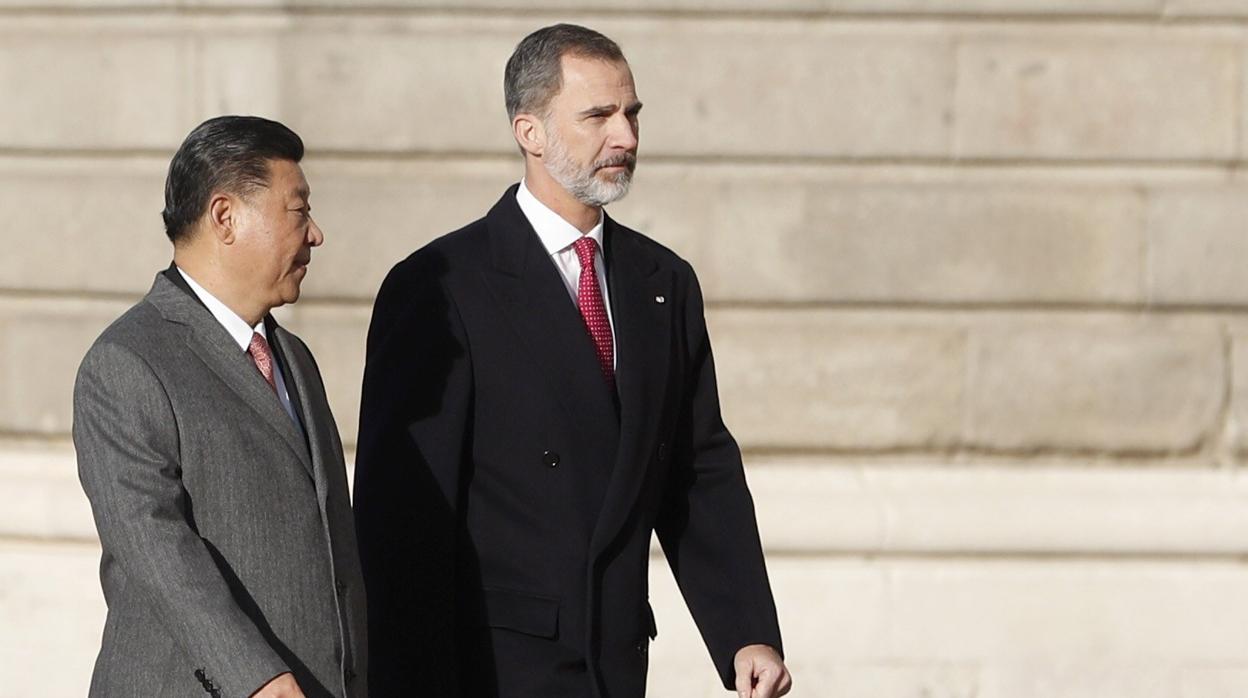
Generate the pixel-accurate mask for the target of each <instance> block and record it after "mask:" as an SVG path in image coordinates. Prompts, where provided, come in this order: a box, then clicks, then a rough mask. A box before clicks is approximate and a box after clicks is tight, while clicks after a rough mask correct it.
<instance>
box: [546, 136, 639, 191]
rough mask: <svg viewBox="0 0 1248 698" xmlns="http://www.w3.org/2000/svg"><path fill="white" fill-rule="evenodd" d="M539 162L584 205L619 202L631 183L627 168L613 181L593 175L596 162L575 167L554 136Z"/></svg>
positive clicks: (596, 168) (597, 165)
mask: <svg viewBox="0 0 1248 698" xmlns="http://www.w3.org/2000/svg"><path fill="white" fill-rule="evenodd" d="M542 162H543V164H544V165H545V166H546V171H547V172H549V173H550V176H551V177H552V178H553V179H554V180H555V181H556V182H558V183H559V186H561V187H563V188H564V189H565V190H567V192H568V193H569V194H571V195H572V196H573V197H574V198H575V199H576V200H577V201H579V202H581V203H583V204H585V205H586V206H593V207H600V206H606V205H607V204H609V203H611V202H613V201H619V200H620V199H623V198H624V196H625V195H627V194H628V187H629V185H631V184H632V183H633V172H632V170H628V169H626V170H624V172H623V173H621V174H620V176H619V177H617V178H616V179H615V181H614V182H608V181H603V180H601V179H599V178H598V177H596V176H595V173H596V172H597V171H598V167H599V164H598V163H594V164H593V165H590V166H588V167H580V166H578V165H577V163H576V162H574V161H573V160H572V158H571V157H569V156H568V153H567V151H565V150H564V149H563V143H562V142H560V141H559V140H558V139H555V138H551V139H550V142H549V144H548V147H547V152H546V157H544V158H542Z"/></svg>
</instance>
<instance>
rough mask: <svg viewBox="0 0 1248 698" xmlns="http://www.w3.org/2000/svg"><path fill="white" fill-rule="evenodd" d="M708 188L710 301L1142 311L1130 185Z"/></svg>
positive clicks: (766, 182)
mask: <svg viewBox="0 0 1248 698" xmlns="http://www.w3.org/2000/svg"><path fill="white" fill-rule="evenodd" d="M784 174H787V173H782V174H781V176H779V177H772V178H765V179H759V180H752V181H746V180H745V178H739V179H738V178H725V179H726V181H720V182H714V181H712V182H706V183H705V184H704V185H703V186H706V185H709V184H713V185H716V186H717V187H718V188H719V190H720V191H721V192H722V193H721V195H720V196H719V200H720V201H722V202H723V203H722V205H720V206H717V207H711V208H709V209H706V210H705V212H704V214H703V215H705V216H706V217H707V218H708V219H710V220H708V221H707V223H706V224H705V225H704V228H705V229H706V230H708V231H714V232H713V233H711V234H710V235H708V236H707V238H708V242H707V243H706V244H707V247H708V249H709V257H710V259H711V260H712V262H711V265H710V270H709V272H710V273H709V274H708V273H706V272H704V273H703V277H704V279H705V281H704V283H705V284H706V286H707V293H708V295H709V296H710V297H712V298H715V299H720V300H741V301H755V300H767V301H799V302H808V301H827V302H861V301H867V302H879V303H896V302H903V303H940V302H955V303H956V302H969V303H1015V302H1032V303H1105V302H1126V303H1135V302H1138V301H1139V300H1140V299H1141V296H1142V289H1141V287H1140V286H1141V282H1140V277H1141V266H1142V259H1141V248H1142V245H1141V220H1140V219H1141V217H1142V213H1141V202H1140V197H1138V196H1137V195H1135V194H1133V193H1132V192H1130V191H1129V190H1127V189H1126V188H1113V187H1104V186H1095V185H1093V186H1082V187H1062V186H1052V185H1049V186H1046V185H1044V184H1039V185H1037V184H1032V183H1011V184H1008V185H999V186H998V185H991V184H982V183H972V182H965V183H962V182H959V183H954V184H941V183H915V182H895V183H891V182H890V183H879V184H874V183H873V184H853V183H833V182H819V181H814V182H812V181H793V179H791V178H789V177H785V176H784Z"/></svg>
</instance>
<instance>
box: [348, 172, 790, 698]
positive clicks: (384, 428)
mask: <svg viewBox="0 0 1248 698" xmlns="http://www.w3.org/2000/svg"><path fill="white" fill-rule="evenodd" d="M515 195H516V187H512V188H511V189H510V190H508V191H507V192H506V193H505V194H504V195H503V197H502V199H500V201H499V202H498V203H497V204H496V205H495V206H494V207H493V208H492V209H491V210H490V212H489V213H488V214H487V215H486V216H485V217H484V218H482V219H481V220H478V221H476V222H474V223H472V224H470V225H468V226H467V227H465V228H463V229H461V230H459V231H456V232H454V233H451V234H449V235H447V236H445V237H442V238H440V239H438V240H436V241H434V242H433V243H431V244H429V245H428V246H426V247H424V248H423V249H421V250H419V251H417V252H416V253H414V254H413V255H412V256H410V257H409V258H408V259H406V260H404V261H403V262H401V263H399V264H398V265H397V266H395V267H394V269H393V270H392V271H391V272H390V274H389V275H388V277H387V278H386V280H385V282H384V283H383V285H382V287H381V290H380V291H379V293H378V296H377V301H376V305H375V308H374V313H373V319H372V324H371V326H370V328H369V337H368V350H367V361H366V368H365V379H364V392H363V400H362V407H361V420H360V439H359V453H358V459H357V468H356V501H355V509H356V522H357V527H358V530H359V532H360V539H361V557H362V561H363V564H364V571H365V581H366V584H367V585H368V597H369V603H370V619H371V630H372V636H371V647H372V648H373V654H372V657H371V662H372V669H373V671H372V674H371V679H370V685H371V686H372V689H373V692H374V695H375V696H403V695H416V694H419V695H422V696H471V697H473V698H478V697H489V698H495V697H508V698H510V697H526V698H527V697H537V696H542V697H544V698H558V697H562V696H566V697H568V698H573V697H576V698H584V697H586V696H598V697H600V698H638V697H639V696H642V695H643V694H644V692H645V682H646V671H647V651H648V646H649V642H650V640H651V639H652V638H653V637H654V636H655V634H656V626H655V622H654V616H653V612H652V610H651V608H650V606H649V603H648V593H647V563H648V556H649V549H650V541H651V535H652V532H657V534H658V536H659V540H660V542H661V543H662V545H663V548H664V552H665V553H666V556H667V559H668V561H669V564H670V566H671V568H672V570H673V572H674V574H675V576H676V579H677V581H678V583H679V584H680V587H681V590H682V592H683V594H684V596H685V599H686V602H687V603H688V605H689V607H690V609H691V611H692V613H693V616H694V619H695V621H696V622H697V624H698V626H699V628H700V630H701V632H702V635H703V638H704V639H705V641H706V643H707V646H708V648H709V650H710V654H711V657H712V659H713V661H714V665H715V667H716V669H717V671H718V673H719V675H720V677H721V679H722V680H723V681H724V683H725V685H730V684H731V682H732V680H733V675H734V674H733V667H732V658H733V655H734V653H735V652H736V650H738V649H739V648H741V647H743V646H745V645H748V644H754V643H763V644H769V645H772V646H774V647H776V648H777V649H779V648H780V646H781V644H780V632H779V628H778V623H777V621H776V613H775V605H774V602H773V600H772V595H771V591H770V587H769V584H768V580H767V574H766V570H765V566H764V562H763V555H762V550H761V545H760V543H759V534H758V530H757V525H756V523H755V516H754V510H753V503H752V500H751V497H750V494H749V491H748V488H747V486H746V482H745V478H744V473H743V469H742V465H741V458H740V452H739V449H738V448H737V445H736V443H735V442H734V440H733V439H732V437H731V435H730V434H729V432H728V431H727V429H726V428H725V427H724V425H723V422H722V420H721V417H720V411H719V404H718V397H717V391H716V386H715V372H714V365H713V361H712V358H711V352H710V345H709V340H708V337H707V332H706V325H705V321H704V317H703V304H702V297H701V292H700V290H699V288H698V284H697V280H696V278H695V277H694V274H693V271H692V269H691V268H690V267H689V265H688V264H687V263H685V262H684V261H683V260H682V259H680V258H679V257H677V256H676V255H675V254H673V253H672V252H671V251H669V250H667V249H666V248H664V247H662V246H660V245H659V244H657V243H655V242H654V241H652V240H650V239H648V238H646V237H644V236H643V235H641V234H640V233H637V232H635V231H633V230H630V229H628V228H626V227H624V226H622V225H619V224H618V223H616V222H615V221H614V220H612V219H611V218H610V217H609V216H607V217H606V218H605V220H604V233H603V234H604V249H603V256H604V258H605V260H606V276H607V278H608V283H609V286H610V288H609V298H610V304H611V313H612V318H613V322H614V337H615V354H616V370H615V387H614V388H612V387H611V386H610V385H609V384H608V382H607V381H606V380H605V379H604V376H603V373H602V370H601V369H600V365H599V362H598V357H597V354H596V353H595V348H594V344H593V341H592V340H591V338H590V336H589V334H588V332H587V331H586V326H585V323H584V321H583V319H582V317H581V315H580V314H579V312H578V310H577V307H576V305H575V303H574V302H573V301H572V299H571V298H570V297H569V294H568V290H567V288H566V286H565V285H564V283H563V281H562V279H561V278H560V276H559V272H558V270H557V269H556V268H555V267H554V265H553V264H552V262H551V260H550V258H549V256H548V254H547V252H546V250H545V249H543V247H542V244H541V243H540V241H539V240H538V237H537V235H536V233H535V232H534V230H533V229H532V227H531V226H530V225H529V223H528V221H527V219H526V218H525V217H524V215H523V213H522V211H521V209H520V207H519V205H518V204H517V202H516V199H515ZM414 688H418V689H419V690H418V691H417V692H416V693H412V692H411V691H412V690H414Z"/></svg>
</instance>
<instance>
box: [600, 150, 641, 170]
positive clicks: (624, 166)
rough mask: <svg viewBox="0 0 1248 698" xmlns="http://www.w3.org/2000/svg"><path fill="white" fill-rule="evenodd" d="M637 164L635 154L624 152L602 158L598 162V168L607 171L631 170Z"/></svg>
mask: <svg viewBox="0 0 1248 698" xmlns="http://www.w3.org/2000/svg"><path fill="white" fill-rule="evenodd" d="M636 166H637V156H636V155H633V154H632V153H624V154H623V155H617V156H616V157H613V158H609V159H607V160H603V161H602V162H600V163H598V166H597V168H595V169H598V170H606V171H608V172H625V171H627V172H632V171H633V169H634V168H635V167H636Z"/></svg>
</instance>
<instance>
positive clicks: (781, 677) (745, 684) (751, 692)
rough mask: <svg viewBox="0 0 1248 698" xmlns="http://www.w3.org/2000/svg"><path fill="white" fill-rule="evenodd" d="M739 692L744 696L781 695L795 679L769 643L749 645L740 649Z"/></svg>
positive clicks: (768, 697)
mask: <svg viewBox="0 0 1248 698" xmlns="http://www.w3.org/2000/svg"><path fill="white" fill-rule="evenodd" d="M732 665H733V666H734V667H735V668H736V670H737V695H739V696H740V697H741V698H779V697H780V696H782V695H784V694H786V693H788V692H789V689H791V688H793V679H792V677H790V676H789V670H788V669H786V668H785V666H784V660H783V659H781V658H780V653H779V652H777V651H776V650H775V649H774V648H772V647H770V646H768V645H746V646H745V647H742V648H741V649H739V650H737V656H736V658H735V659H733V662H732Z"/></svg>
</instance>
